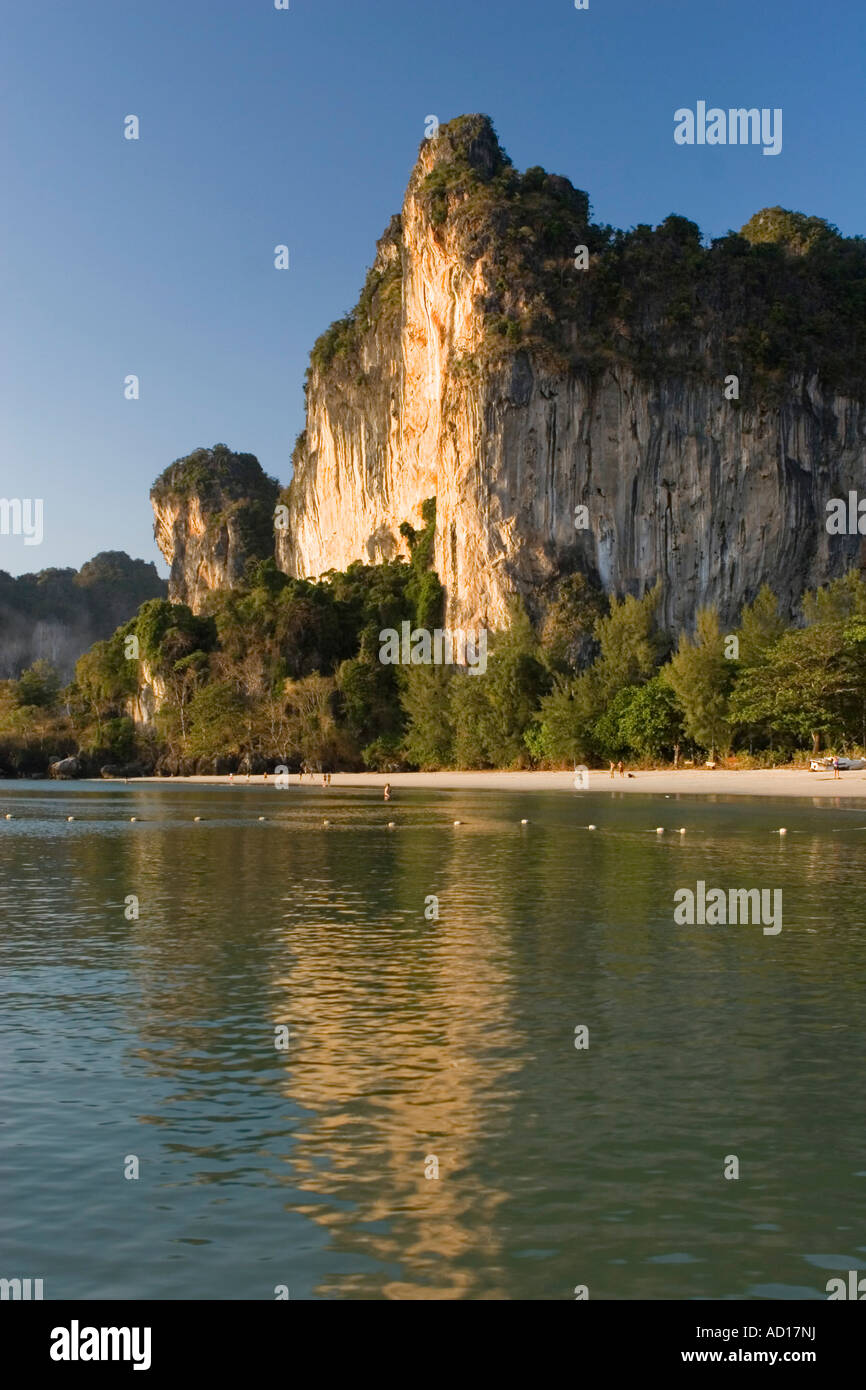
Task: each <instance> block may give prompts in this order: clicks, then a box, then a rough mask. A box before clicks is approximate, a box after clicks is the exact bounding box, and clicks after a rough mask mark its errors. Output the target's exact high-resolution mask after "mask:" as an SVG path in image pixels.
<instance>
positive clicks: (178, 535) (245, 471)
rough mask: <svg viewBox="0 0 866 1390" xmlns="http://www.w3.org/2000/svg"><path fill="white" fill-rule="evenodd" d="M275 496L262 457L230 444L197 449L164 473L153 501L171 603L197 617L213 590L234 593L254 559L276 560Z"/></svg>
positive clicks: (154, 493)
mask: <svg viewBox="0 0 866 1390" xmlns="http://www.w3.org/2000/svg"><path fill="white" fill-rule="evenodd" d="M277 492H278V485H277V483H276V482H275V480H274V479H273V478H268V477H267V476H266V475H265V473H264V472H263V471H262V468H261V465H260V464H259V461H258V459H256V458H255V457H254V456H253V455H252V454H233V453H232V452H231V450H229V449H227V448H226V446H225V445H224V444H217V445H215V446H214V448H213V449H198V450H196V451H195V452H194V453H192V454H189V455H188V456H187V457H186V458H184V459H178V460H177V461H176V462H175V463H173V464H172V465H171V466H170V467H169V468H167V469H166V470H165V472H164V473H162V474H161V475H160V477H159V478H158V479H157V480H156V482H155V483H154V485H153V487H152V489H151V493H150V500H151V505H152V507H153V513H154V536H155V537H156V541H157V544H158V546H159V548H160V550H161V551H162V553H163V555H164V556H165V558H166V560H167V561H168V563H169V565H170V566H171V573H170V576H169V597H170V599H171V600H172V602H174V603H186V604H188V605H189V607H190V608H191V609H192V610H193V612H195V613H198V612H199V611H200V610H201V606H202V603H203V602H204V599H205V596H206V595H207V594H208V593H209V592H210V591H211V590H215V589H231V588H233V587H234V586H235V585H236V584H237V583H238V582H239V581H240V580H242V579H243V576H244V573H245V570H246V567H247V564H248V563H249V561H250V560H257V559H265V558H266V557H268V556H272V555H273V551H274V530H273V525H274V521H273V518H274V506H275V503H276V499H277Z"/></svg>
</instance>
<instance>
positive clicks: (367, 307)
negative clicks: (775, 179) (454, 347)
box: [311, 116, 866, 399]
mask: <svg viewBox="0 0 866 1390" xmlns="http://www.w3.org/2000/svg"><path fill="white" fill-rule="evenodd" d="M434 143H435V148H436V158H435V163H434V165H433V168H432V170H431V171H430V172H429V173H428V174H427V175H426V176H424V177H423V178H422V177H420V175H418V176H417V179H418V183H417V187H415V188H414V191H415V194H416V196H417V197H418V198H419V199H420V200H421V202H422V203H423V204H424V205H425V207H426V210H427V213H428V216H429V219H430V221H431V223H432V225H433V227H434V229H435V234H436V235H437V236H439V237H441V238H442V239H443V240H445V239H447V240H448V241H449V244H450V245H451V247H452V249H453V251H454V253H455V255H456V256H457V257H459V258H460V259H461V260H463V261H464V263H465V264H467V265H473V264H474V263H476V262H478V263H480V264H481V266H482V267H483V274H484V280H485V282H486V285H487V292H486V294H485V295H483V296H481V297H480V298H479V300H478V301H477V305H476V307H477V309H478V310H479V312H480V313H481V314H482V315H483V319H484V322H485V324H486V329H487V331H486V333H485V338H484V343H483V346H482V348H481V350H480V351H479V352H478V353H476V354H473V361H472V362H471V364H469V365H471V366H473V367H474V368H475V369H476V370H482V369H484V368H485V367H490V366H494V365H495V364H496V362H497V361H498V360H501V359H502V358H504V357H507V356H508V355H509V354H513V352H514V351H515V349H517V348H524V349H527V350H529V351H531V352H532V354H533V356H534V357H535V358H536V360H537V361H539V362H540V363H541V364H546V365H548V366H549V367H550V368H551V369H552V370H555V371H564V370H575V371H580V372H584V373H589V374H593V373H596V372H599V371H601V370H603V369H604V368H605V367H608V366H610V365H611V364H616V363H622V364H625V365H628V366H630V367H631V368H632V369H634V370H635V371H637V372H639V373H640V374H642V375H643V376H645V377H648V378H650V379H655V378H658V377H660V376H662V375H664V374H670V373H671V372H675V373H676V374H677V375H679V376H686V377H694V376H703V377H712V378H713V379H715V380H717V381H718V380H721V379H723V378H724V376H725V375H726V374H728V373H730V372H734V373H736V374H737V375H739V376H740V378H741V382H742V389H743V391H744V392H745V391H747V390H748V391H751V393H752V394H753V395H760V396H761V397H762V398H764V399H773V398H776V397H778V396H779V395H780V394H782V393H783V391H784V389H785V385H786V383H787V382H788V380H789V379H790V377H791V375H792V374H801V373H802V374H807V375H811V374H812V373H817V375H818V377H819V379H820V381H821V382H822V384H824V385H826V386H827V387H829V388H831V389H835V390H838V391H840V392H843V393H848V394H852V395H855V396H862V395H863V392H864V390H866V241H864V240H863V238H861V237H853V238H846V237H842V236H841V235H840V234H839V232H838V231H837V230H836V228H835V227H833V226H831V225H830V224H829V223H828V222H826V221H824V220H823V219H822V218H819V217H807V216H805V215H804V214H802V213H796V212H788V211H786V210H785V209H783V208H768V209H764V210H763V211H762V212H759V213H756V214H755V216H754V217H752V218H751V220H750V221H749V222H747V223H746V225H745V226H744V227H743V228H742V229H741V231H740V232H733V231H730V232H728V233H727V235H726V236H723V237H718V238H716V239H715V240H713V241H712V242H711V244H710V245H708V246H707V245H704V243H703V240H702V237H701V233H700V230H699V228H698V227H697V226H696V224H695V223H694V222H691V221H689V220H688V219H687V218H685V217H682V216H678V215H675V214H672V215H671V216H669V217H667V218H665V220H664V221H663V222H662V223H661V224H660V225H659V226H657V227H651V226H648V225H644V224H639V225H638V226H636V227H633V228H632V229H631V230H629V231H619V230H617V229H615V228H613V227H609V226H606V225H604V224H599V223H595V222H593V221H591V218H590V203H589V197H588V195H587V194H586V193H584V192H582V191H581V190H579V189H576V188H574V187H573V186H572V184H571V183H570V182H569V180H568V179H566V178H562V177H559V176H557V175H554V174H548V173H546V172H545V170H544V169H542V168H538V167H535V168H530V169H527V170H526V171H525V172H524V173H522V174H521V173H520V172H519V171H518V170H516V169H515V168H514V166H513V165H512V163H511V161H510V159H509V158H508V156H507V155H506V154H505V153H504V152H503V150H502V149H501V147H500V145H499V142H498V140H497V138H496V134H495V131H494V130H493V126H492V124H491V122H490V121H489V119H488V118H487V117H485V116H462V117H459V118H458V119H457V120H455V121H451V122H450V123H449V124H448V125H443V126H442V127H441V129H440V131H439V134H438V136H437V137H436V140H435V142H434ZM425 147H426V146H425V145H422V150H423V149H424V148H425ZM426 148H429V147H426ZM398 234H399V219H394V221H393V222H392V225H391V228H390V229H389V233H388V236H389V237H391V238H392V239H395V238H396V237H397V236H398ZM578 246H585V247H586V248H587V251H588V254H589V261H588V268H587V269H585V270H580V269H577V268H576V267H575V248H576V247H578ZM401 287H402V282H401V272H400V261H399V258H396V259H395V260H393V261H392V262H391V263H390V265H389V266H387V267H384V266H383V265H381V264H380V265H378V267H377V268H374V270H372V271H371V272H370V273H369V275H368V277H367V282H366V284H365V287H364V290H363V292H362V295H361V299H360V301H359V304H358V306H357V308H356V309H354V310H353V311H352V312H351V313H349V314H347V315H346V316H345V317H344V318H343V319H341V320H338V322H337V323H335V324H332V325H331V327H330V328H329V329H328V330H327V331H326V332H325V333H324V334H323V335H322V337H321V338H320V339H319V341H318V342H317V344H316V345H315V347H314V349H313V353H312V357H311V362H312V364H313V366H315V367H317V368H319V369H324V368H327V367H330V366H331V365H332V364H335V363H339V364H340V365H341V366H342V367H344V368H345V367H348V366H350V365H351V366H354V364H356V362H357V360H358V353H359V348H360V344H361V341H362V338H363V335H364V334H365V333H366V332H367V331H368V329H370V328H371V327H376V326H377V324H378V323H379V318H380V315H381V314H382V313H383V312H385V311H386V310H387V313H388V316H389V317H388V322H392V321H394V320H395V319H396V318H399V310H400V294H401ZM461 365H462V366H464V367H465V366H466V364H461Z"/></svg>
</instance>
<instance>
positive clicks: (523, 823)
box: [520, 820, 529, 825]
mask: <svg viewBox="0 0 866 1390" xmlns="http://www.w3.org/2000/svg"><path fill="white" fill-rule="evenodd" d="M520 824H521V825H528V824H529V821H528V820H522V821H521V822H520Z"/></svg>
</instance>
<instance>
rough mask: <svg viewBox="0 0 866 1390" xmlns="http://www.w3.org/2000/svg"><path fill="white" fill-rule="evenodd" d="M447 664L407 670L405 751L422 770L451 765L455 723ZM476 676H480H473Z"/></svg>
mask: <svg viewBox="0 0 866 1390" xmlns="http://www.w3.org/2000/svg"><path fill="white" fill-rule="evenodd" d="M453 678H454V673H453V671H452V670H451V669H450V668H449V667H447V666H410V667H408V668H407V670H406V672H405V679H404V681H403V688H402V690H401V692H400V703H401V705H402V707H403V711H404V713H405V715H406V732H405V734H404V737H403V753H404V756H405V757H406V758H407V759H408V761H409V762H410V763H413V764H414V765H415V766H416V767H419V768H421V769H422V770H426V769H428V768H429V769H436V768H443V767H450V765H451V762H452V760H453V757H454V726H453V722H452V718H451V708H450V687H451V681H452V680H453ZM472 679H473V680H478V679H481V678H480V677H473V678H472Z"/></svg>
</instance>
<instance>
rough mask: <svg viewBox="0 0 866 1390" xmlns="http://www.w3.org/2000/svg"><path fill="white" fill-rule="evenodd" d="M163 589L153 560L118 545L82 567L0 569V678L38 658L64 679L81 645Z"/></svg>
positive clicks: (12, 674) (17, 672) (101, 635)
mask: <svg viewBox="0 0 866 1390" xmlns="http://www.w3.org/2000/svg"><path fill="white" fill-rule="evenodd" d="M165 592H166V586H165V582H164V581H163V580H162V579H160V577H159V575H158V574H157V572H156V567H155V566H154V565H152V564H148V563H145V561H144V560H131V559H130V558H129V556H128V555H127V554H125V553H124V552H123V551H122V550H106V551H103V552H102V553H101V554H99V555H95V556H94V558H93V559H92V560H88V561H87V563H86V564H85V565H82V566H81V569H80V570H74V569H46V570H40V571H39V572H38V573H37V574H22V575H19V576H18V577H17V578H13V577H12V575H10V574H6V573H5V572H3V571H2V570H0V678H10V677H12V678H14V677H17V676H19V675H20V674H21V672H22V670H24V668H25V667H27V666H30V665H32V663H33V662H34V661H36V660H38V659H39V658H42V659H44V660H48V661H50V662H51V664H52V665H53V666H54V667H55V668H56V669H57V670H58V672H59V673H60V676H61V678H62V679H65V680H68V679H69V678H70V677H71V675H72V672H73V668H74V665H75V661H76V659H77V658H78V657H79V656H80V655H81V653H82V652H83V651H86V650H87V648H88V647H90V646H91V645H92V644H93V643H94V642H96V641H98V640H100V639H101V638H105V637H108V636H110V634H111V633H112V632H113V631H114V629H115V628H116V627H117V625H118V623H121V622H124V621H125V620H126V619H127V618H129V617H131V615H132V614H133V613H135V612H136V610H137V609H138V608H139V607H140V605H141V604H142V603H144V601H145V599H149V598H159V597H162V596H163V595H164V594H165Z"/></svg>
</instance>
